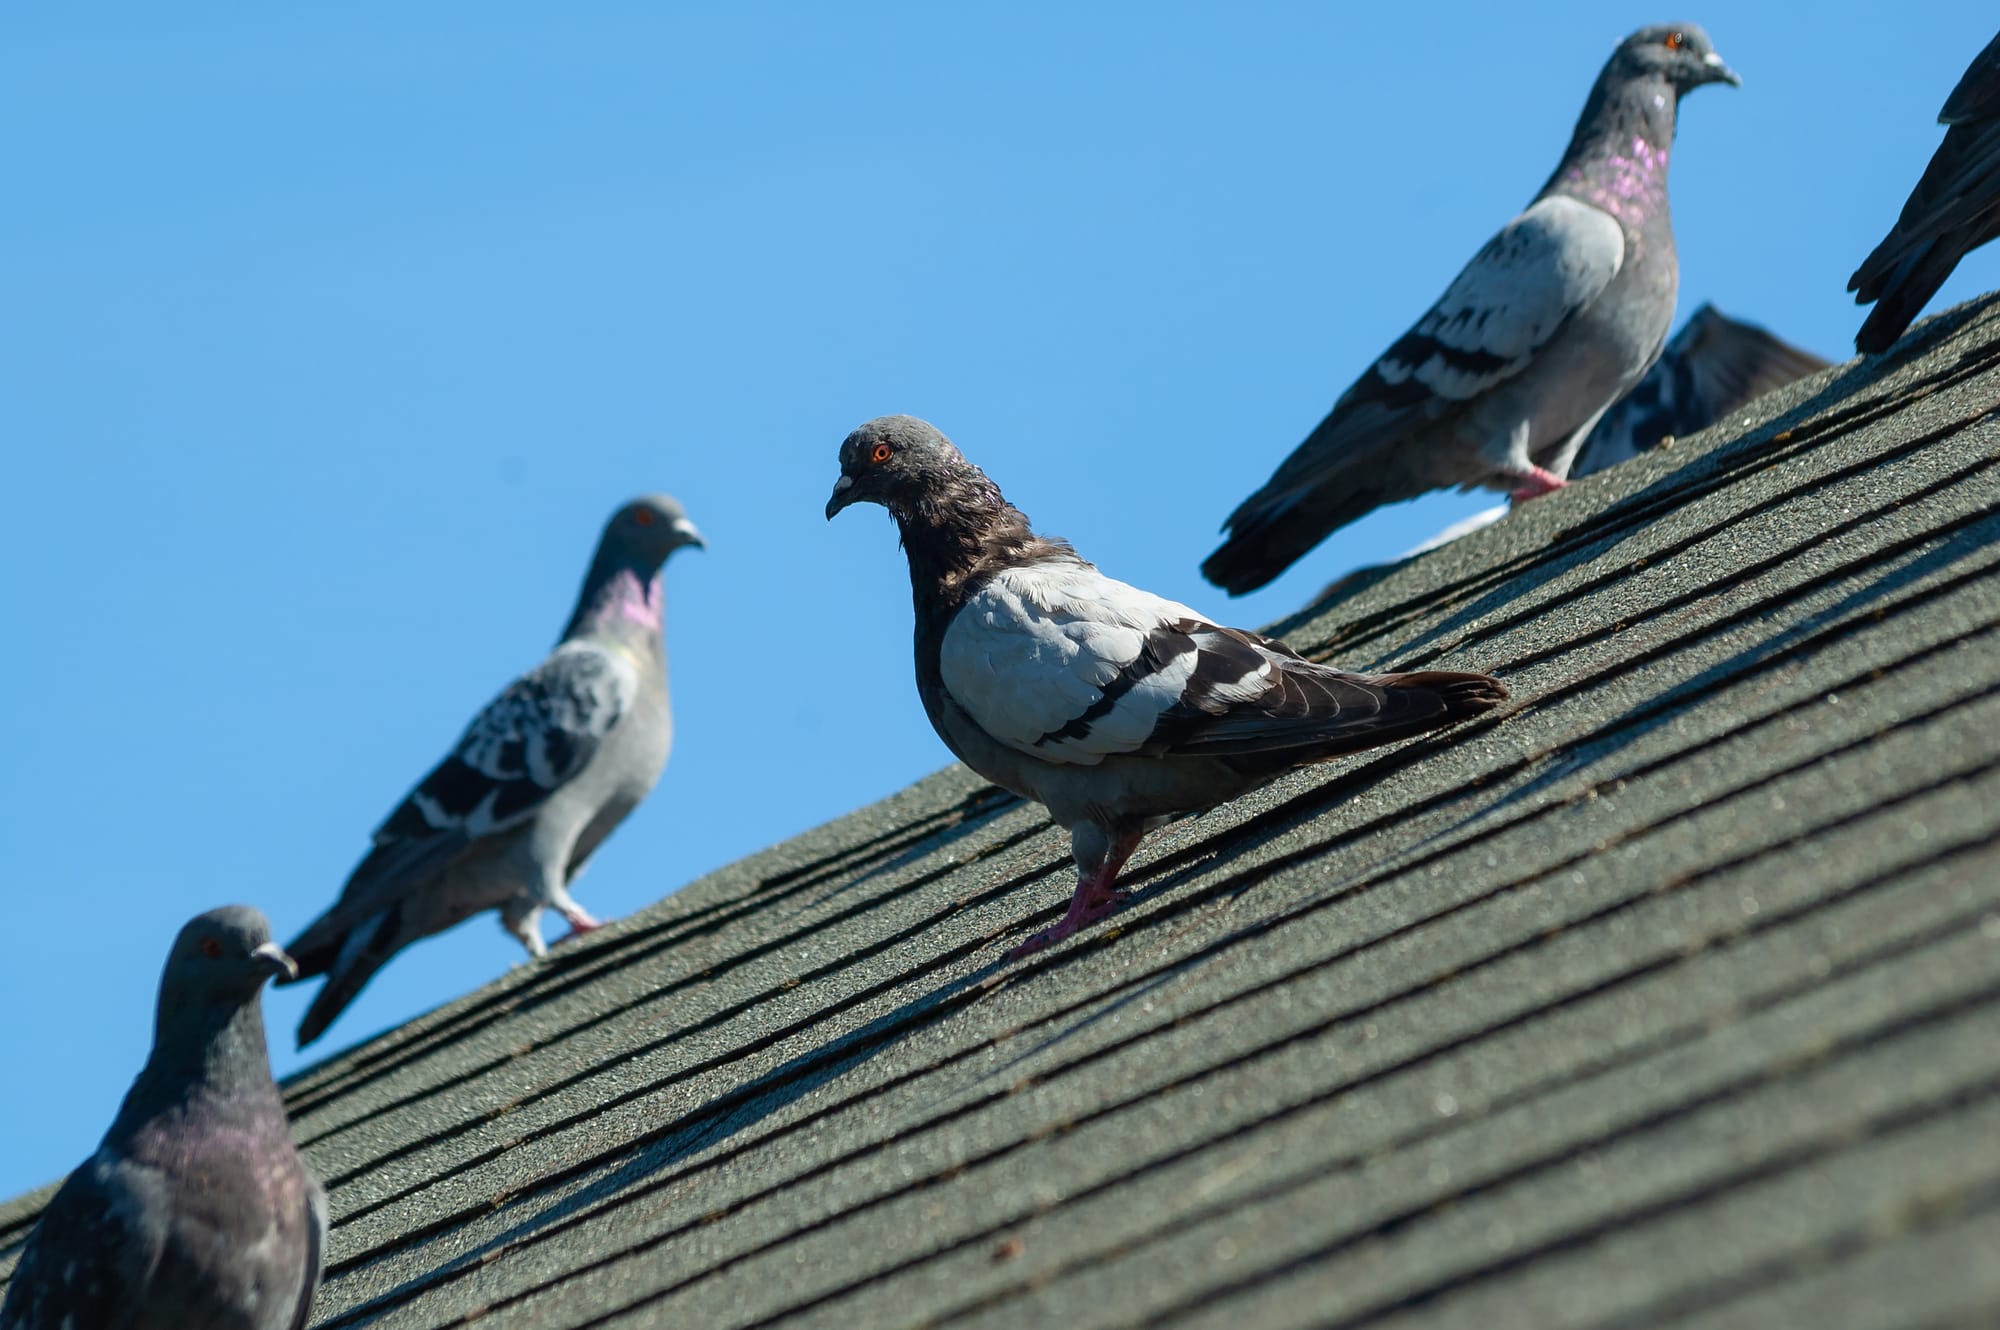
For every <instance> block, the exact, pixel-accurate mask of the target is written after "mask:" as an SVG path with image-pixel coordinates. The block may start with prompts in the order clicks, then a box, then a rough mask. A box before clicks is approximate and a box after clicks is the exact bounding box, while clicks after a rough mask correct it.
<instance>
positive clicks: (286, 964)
mask: <svg viewBox="0 0 2000 1330" xmlns="http://www.w3.org/2000/svg"><path fill="white" fill-rule="evenodd" d="M250 955H251V956H252V957H253V958H255V959H256V960H258V961H261V962H262V963H263V964H265V965H267V966H269V967H270V969H271V974H272V976H273V977H278V976H283V977H284V978H285V979H296V978H298V977H299V963H298V962H297V961H295V960H293V959H292V958H291V957H290V956H289V955H287V954H286V952H285V949H284V948H283V947H281V946H279V945H278V944H277V943H275V942H266V943H265V944H264V945H263V946H261V947H259V948H257V949H256V950H255V951H253V952H251V953H250Z"/></svg>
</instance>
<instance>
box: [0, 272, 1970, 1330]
mask: <svg viewBox="0 0 2000 1330" xmlns="http://www.w3.org/2000/svg"><path fill="white" fill-rule="evenodd" d="M1996 403H2000V303H1995V302H1993V301H1988V302H1985V303H1982V304H1979V305H1976V306H1973V307H1968V308H1966V309H1962V310H1960V311H1957V312H1954V313H1952V314H1949V315H1946V316H1945V317H1943V318H1940V319H1938V320H1935V321H1933V322H1932V323H1931V324H1929V325H1927V326H1926V327H1925V328H1923V329H1920V330H1919V331H1918V332H1917V333H1916V334H1915V335H1914V336H1913V337H1911V338H1908V339H1906V340H1905V342H1904V343H1903V344H1902V349H1900V350H1898V352H1897V353H1896V354H1894V355H1892V356H1890V357H1887V358H1885V359H1882V360H1877V361H1867V362H1858V363H1854V364H1849V365H1847V366H1841V367H1835V368H1833V369H1830V370H1828V371H1826V372H1824V373H1822V374H1821V375H1819V376H1817V377H1815V378H1813V379H1810V380H1807V381H1805V382H1803V383H1801V384H1798V385H1795V386H1794V387H1793V388H1791V389H1789V390H1786V391H1785V392H1783V393H1781V394H1777V395H1774V396H1772V397H1769V398H1766V399H1763V400H1762V401H1760V402H1758V403H1756V404H1754V405H1753V406H1752V407H1751V408H1750V409H1749V410H1748V411H1747V412H1746V413H1743V414H1741V415H1739V416H1737V417H1736V418H1734V419H1732V420H1730V421H1727V422H1725V423H1724V424H1723V425H1721V426H1719V427H1717V428H1716V429H1713V430H1710V431H1707V432H1706V433H1704V434H1702V435H1700V436H1698V437H1696V438H1694V439H1689V440H1682V441H1679V442H1678V443H1676V444H1675V445H1674V446H1672V447H1669V448H1666V449H1663V450H1660V451H1658V452H1656V453H1653V454H1649V455H1647V456H1645V457H1642V458H1640V459H1639V460H1637V461H1635V462H1632V463H1629V464H1626V465H1624V466H1621V467H1618V468H1615V469H1613V470H1612V471H1609V472H1606V473H1604V474H1602V475H1599V476H1595V477H1592V478H1590V479H1589V480H1587V481H1584V482H1582V483H1579V484H1577V485H1575V486H1572V487H1571V488H1570V489H1569V490H1567V491H1565V492H1563V493H1562V494H1559V495H1556V496H1553V497H1551V498H1548V499H1543V500H1538V501H1536V502H1535V503H1532V504H1529V505H1526V506H1525V507H1524V508H1522V509H1521V510H1520V511H1519V512H1517V513H1515V514H1513V515H1512V516H1510V517H1509V518H1508V519H1507V520H1505V521H1504V522H1501V523H1499V524H1497V525H1496V526H1493V527H1490V528H1488V529H1486V530H1483V531H1480V532H1478V533H1475V534H1474V535H1472V536H1469V537H1467V538H1465V539H1464V540H1461V541H1459V542H1457V543H1455V544H1452V545H1449V546H1446V547H1444V548H1443V549H1440V550H1437V551H1435V552H1433V553H1431V554H1428V555H1426V556H1424V557H1422V558H1421V559H1418V560H1416V561H1414V562H1412V563H1410V564H1407V565H1404V566H1401V567H1398V568H1396V569H1394V570H1392V571H1390V572H1388V573H1387V574H1386V575H1384V576H1382V577H1380V578H1378V579H1376V580H1374V581H1373V582H1372V583H1370V584H1368V585H1366V586H1364V587H1362V588H1361V589H1360V590H1358V591H1355V592H1353V593H1352V594H1348V595H1346V596H1345V597H1344V598H1343V599H1339V600H1337V601H1332V600H1329V601H1327V602H1325V603H1322V604H1321V605H1319V606H1316V607H1314V608H1310V609H1308V610H1306V611H1305V612H1303V613H1301V614H1299V615H1298V616H1296V617H1295V618H1294V619H1292V620H1290V621H1288V622H1286V623H1285V624H1283V625H1281V628H1282V630H1283V631H1284V632H1285V634H1286V635H1287V636H1288V638H1289V639H1290V640H1291V641H1292V642H1293V643H1294V644H1295V645H1297V646H1298V647H1300V649H1302V650H1304V651H1306V652H1307V653H1308V654H1310V655H1313V656H1315V657H1320V658H1329V659H1337V660H1338V661H1340V662H1341V663H1343V664H1346V665H1349V666H1351V667H1354V668H1371V669H1372V668H1386V667H1391V666H1395V667H1404V668H1417V667H1431V666H1440V667H1447V668H1479V669H1488V670H1492V671H1494V672H1496V673H1498V674H1500V675H1502V676H1503V677H1504V678H1505V679H1506V680H1507V681H1508V683H1509V685H1510V686H1511V687H1512V688H1513V690H1514V695H1515V701H1514V702H1513V703H1512V704H1510V705H1509V706H1508V707H1507V708H1505V709H1504V710H1503V711H1502V712H1500V713H1497V714H1496V715H1495V716H1493V717H1490V718H1486V719H1482V720H1481V721H1478V722H1475V723H1473V724H1470V725H1466V726H1463V727H1460V728H1459V729H1457V730H1455V731H1451V732H1449V733H1446V734H1443V735H1439V736H1431V737H1427V738H1423V739H1419V740H1415V741H1411V742H1408V743H1405V744H1402V745H1400V746H1398V747H1395V748H1393V749H1388V750H1384V751H1381V752H1378V753H1374V754H1370V755H1366V756H1363V757H1360V758H1355V759H1348V760H1345V761H1342V762H1337V763H1334V764H1331V765H1329V766H1326V767H1323V768H1318V769H1313V770H1309V771H1303V772H1299V773H1295V774H1294V775H1292V776H1290V777H1287V778H1286V779H1284V780H1281V781H1279V782H1278V783H1276V784H1274V785H1272V786H1271V787H1269V788H1268V789H1266V790H1264V791H1262V792H1260V793H1258V794H1256V795H1253V796H1250V797H1247V798H1244V799H1241V800H1239V801H1237V802H1235V803H1233V804H1230V805H1227V806H1225V807H1223V808H1219V809H1216V810H1214V811H1212V812H1210V813H1207V814H1205V815H1203V816H1201V817H1197V818H1190V819H1187V820H1185V821H1182V822H1180V823H1178V824H1176V825H1174V826H1172V827H1170V828H1168V829H1167V830H1165V831H1163V832H1161V833H1159V834H1157V835H1155V836H1154V837H1152V838H1150V839H1149V840H1148V841H1147V843H1146V845H1145V846H1144V847H1143V848H1142V849H1141V851H1140V853H1139V855H1138V857H1137V858H1136V859H1135V860H1134V863H1133V867H1132V869H1131V871H1130V873H1129V877H1128V883H1127V884H1128V885H1129V886H1131V887H1132V888H1134V890H1135V900H1134V902H1133V903H1132V904H1131V905H1130V906H1128V907H1127V908H1126V909H1125V910H1124V911H1123V912H1122V913H1121V914H1119V915H1118V916H1117V917H1116V918H1115V919H1114V920H1113V921H1112V924H1111V926H1108V927H1098V928H1094V929H1091V930H1088V931H1087V932H1086V933H1085V934H1084V935H1083V936H1082V937H1080V938H1079V939H1077V940H1076V941H1075V942H1073V943H1071V944H1068V945H1065V946H1063V947H1060V948H1058V949H1055V950H1053V951H1051V952H1049V953H1045V954H1042V955H1039V956H1036V957H1033V958H1031V959H1029V960H1027V961H1025V962H1023V963H1018V964H1008V963H1005V962H1003V961H1002V960H1001V952H1002V950H1003V949H1004V947H1005V946H1006V945H1007V943H1008V942H1010V941H1013V940H1018V939H1019V937H1020V936H1022V935H1023V933H1024V932H1025V931H1027V930H1028V929H1029V928H1031V927H1034V926H1038V925H1040V924H1044V923H1047V922H1049V921H1051V920H1053V919H1054V918H1055V917H1056V916H1057V915H1058V914H1059V913H1060V911H1061V908H1062V905H1063V903H1064V901H1065V900H1066V899H1067V896H1068V892H1069V885H1070V881H1071V868H1070V862H1069V855H1068V851H1067V839H1066V837H1065V836H1063V835H1062V833H1060V832H1058V831H1056V830H1054V829H1052V828H1051V827H1050V826H1049V824H1048V821H1047V819H1046V817H1044V816H1043V815H1042V813H1041V812H1040V810H1039V809H1037V808H1034V807H1031V806H1025V805H1023V804H1021V803H1019V802H1017V801H1015V800H1013V799H1011V798H1009V797H1007V796H1004V795H1002V794H1000V793H999V792H998V791H995V790H993V789H992V788H990V787H987V786H985V785H983V784H982V783H981V782H980V781H979V780H977V779H976V778H974V777H972V776H971V775H970V774H968V773H967V772H965V771H964V770H963V769H960V768H953V769H950V770H947V771H944V772H941V773H939V774H937V775H935V776H932V777H930V778H928V779H926V780H923V781H921V782H919V783H917V784H916V785H914V786H912V787H911V788H909V789H908V790H905V791H903V792H902V793H900V794H898V795H896V796H894V797H893V798H890V799H888V800H885V801H883V802H882V803H879V804H876V805H874V806H872V807H869V808H865V809H863V810H861V811H859V812H857V813H854V814H852V815H851V816H848V817H846V818H843V819H841V820H839V821H836V822H833V823H830V824H828V825H826V826H824V827H821V828H818V829H817V830H814V831H812V832H809V833H807V834H805V835H803V836H800V837H798V838H796V839H794V840H791V841H787V842H785V843H783V844H781V845H777V846H775V847H773V848H771V849H769V850H766V851H764V852H763V853H761V854H758V855H755V856H752V857H751V858H749V859H746V860H744V861H742V862H740V863H738V864H735V865H732V866H731V867H729V868H727V869H724V870H722V871H720V872H718V873H715V874H713V875H711V876H709V877H707V878H704V879H703V880H701V881H698V882H696V883H694V884H692V885H690V886H688V887H687V888H685V889H684V890H681V891H679V892H677V893H675V894H674V895H672V896H669V897H668V898H667V899H665V900H663V901H661V902H660V903H659V904H658V905H656V906H654V907H652V908H650V909H648V910H646V911H644V912H642V913H640V914H638V915H636V916H634V917H632V918H630V919H627V920H623V921H621V922H619V923H618V924H617V925H615V926H612V927H609V928H606V929H605V930H603V931H602V932H601V933H599V934H595V935H593V936H592V937H591V938H590V939H588V940H586V941H584V942H582V943H581V944H579V945H576V946H575V947H573V948H572V947H565V948H563V949H561V950H560V951H559V952H558V953H557V954H556V955H555V957H554V958H552V960H551V962H550V963H548V964H546V965H544V966H541V967H539V968H534V969H528V968H522V969H519V970H516V971H515V972H513V973H511V974H509V975H508V976H506V977H505V978H503V979H501V980H499V981H497V982H495V983H493V984H491V985H488V986H487V987H486V988H484V989H482V990H480V991H479V992H477V993H474V994H471V995H469V996H468V997H466V998H465V999H463V1000H461V1001H459V1002H457V1003H454V1004H452V1005H451V1006H449V1007H446V1008H443V1009H441V1010H439V1011H437V1012H434V1013H432V1014H430V1015H428V1016H425V1017H423V1018H420V1019H418V1020H415V1021H412V1022H410V1023H409V1024H408V1025H406V1026H403V1027H401V1028H399V1029H396V1030H393V1031H390V1032H388V1033H386V1034H384V1035H382V1036H381V1037H379V1038H377V1039H375V1040H373V1041H371V1042H369V1043H367V1044H365V1045H363V1046H361V1047H359V1048H357V1049H354V1050H352V1051H350V1052H348V1053H345V1054H342V1055H340V1056H338V1057H335V1058H334V1059H332V1060H330V1061H328V1062H326V1063H324V1064H321V1065H320V1066H318V1067H315V1068H313V1069H311V1070H308V1071H306V1072H304V1073H301V1074H300V1075H299V1076H297V1077H295V1078H294V1079H293V1080H292V1081H291V1082H290V1083H289V1086H288V1095H289V1100H290V1103H291V1107H292V1110H293V1114H294V1119H295V1127H296V1131H297V1134H298V1137H299V1139H300V1141H301V1142H302V1143H303V1145H304V1146H305V1149H306V1153H307V1155H308V1158H309V1159H310V1160H311V1162H312V1164H313V1165H314V1166H315V1167H316V1168H317V1169H318V1170H319V1172H320V1174H321V1175H322V1176H323V1177H324V1178H325V1179H326V1181H327V1184H328V1187H329V1191H330V1194H331V1202H332V1211H333V1218H334V1228H333V1233H332V1238H331V1243H330V1262H329V1268H328V1277H327V1281H326V1284H325V1287H324V1288H323V1290H322V1292H321V1295H320V1301H319V1305H318V1310H317V1314H316V1316H315V1318H314V1324H315V1325H318V1326H322V1327H336V1326H362V1325H367V1326H382V1327H411V1328H412V1330H414V1328H416V1327H442V1326H454V1325H465V1324H474V1323H476V1324H478V1325H479V1326H481V1327H515V1326H518V1327H530V1326H532V1327H545V1328H550V1330H555V1328H560V1327H581V1326H654V1325H657V1326H700V1327H703V1330H724V1328H734V1327H753V1326H755V1327H763V1326H828V1327H831V1326H842V1327H852V1326H864V1327H902V1326H950V1327H954V1328H964V1330H971V1328H972V1327H999V1326H1035V1325H1061V1326H1064V1327H1066V1328H1067V1330H1096V1328H1098V1327H1104V1328H1106V1330H1109V1328H1110V1327H1140V1326H1147V1327H1159V1326H1227V1327H1232V1330H1236V1328H1240V1327H1245V1326H1258V1327H1264V1326H1271V1327H1289V1326H1299V1327H1305V1326H1315V1327H1335V1326H1354V1325H1362V1324H1367V1325H1383V1326H1412V1327H1415V1326H1422V1327H1447V1326H1467V1327H1473V1326H1477V1327H1482V1328H1487V1327H1513V1326H1519V1327H1536V1328H1538V1330H1540V1328H1543V1327H1603V1328H1605V1330H1609V1328H1610V1327H1637V1326H1654V1325H1666V1324H1675V1325H1690V1326H1703V1327H1717V1328H1720V1327H1725V1326H1742V1327H1760V1328H1761V1327H1772V1326H1793V1325H1810V1326H1813V1327H1815V1328H1816V1330H1824V1328H1827V1327H1857V1328H1859V1327H1874V1326H1925V1327H1929V1326H1937V1327H1944V1326H1968V1327H1970V1326H1987V1325H1993V1324H1996V1323H2000V1260H1996V1259H1995V1258H1994V1253H1995V1252H1996V1251H2000V1094H1997V1093H1996V1091H2000V503H1997V502H1996V501H2000V423H1996V421H1995V419H1994V411H1995V406H1996ZM109 1113H110V1106H108V1105H107V1108H106V1116H107V1120H108V1118H109ZM47 1195H48V1192H47V1191H46V1190H44V1191H42V1192H39V1193H36V1194H35V1195H32V1196H29V1197H24V1198H21V1199H20V1200H17V1201H15V1202H12V1203H10V1204H8V1205H7V1206H5V1207H0V1267H4V1268H11V1265H12V1263H13V1260H14V1257H15V1255H16V1254H17V1253H18V1251H19V1248H20V1244H21V1242H22V1240H23V1238H24V1237H25V1235H26V1233H27V1230H28V1228H29V1226H30V1225H31V1224H32V1222H33V1220H34V1217H35V1214H36V1212H37V1210H38V1208H39V1206H40V1204H41V1203H42V1202H43V1201H45V1200H46V1198H47Z"/></svg>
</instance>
